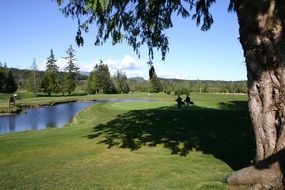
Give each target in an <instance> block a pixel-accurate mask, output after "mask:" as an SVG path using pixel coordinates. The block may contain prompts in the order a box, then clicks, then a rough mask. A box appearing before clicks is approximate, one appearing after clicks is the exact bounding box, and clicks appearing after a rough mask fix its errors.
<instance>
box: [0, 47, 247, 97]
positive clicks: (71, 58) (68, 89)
mask: <svg viewBox="0 0 285 190" xmlns="http://www.w3.org/2000/svg"><path fill="white" fill-rule="evenodd" d="M66 54H67V56H66V57H64V59H66V60H67V66H66V67H65V69H64V72H60V71H59V68H58V66H57V65H56V61H57V60H56V59H55V55H54V53H53V50H51V51H50V55H49V57H48V58H47V62H46V70H45V71H38V68H37V64H36V60H35V59H33V63H32V65H31V68H30V69H29V70H19V69H14V68H9V69H8V68H7V65H6V64H4V66H3V65H2V64H1V63H0V92H4V93H12V92H15V91H16V90H17V88H18V87H19V90H28V91H32V92H34V93H35V95H37V93H38V92H44V93H45V94H46V95H51V93H61V94H62V95H70V94H71V93H72V92H73V91H75V90H80V91H85V92H86V93H89V94H96V93H107V94H110V93H129V92H135V91H137V92H151V93H158V92H165V93H167V94H171V93H174V94H176V95H178V94H180V95H182V94H189V93H191V92H199V93H246V92H247V86H246V81H211V80H179V79H163V78H159V77H157V74H156V73H155V71H153V73H152V75H151V76H152V77H150V79H149V80H144V79H143V78H140V77H137V78H130V79H128V78H127V76H126V74H125V73H124V72H123V71H120V70H118V71H117V72H116V73H115V74H114V75H113V76H111V74H110V71H109V68H108V66H107V65H106V64H104V63H103V61H100V63H98V64H96V66H95V67H94V69H93V71H92V72H91V73H90V75H89V76H86V75H82V74H80V73H79V68H78V67H77V66H76V64H75V63H76V61H77V59H76V55H75V54H76V52H75V50H74V49H73V48H72V46H70V47H69V48H68V50H67V51H66Z"/></svg>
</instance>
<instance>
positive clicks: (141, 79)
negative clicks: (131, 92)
mask: <svg viewBox="0 0 285 190" xmlns="http://www.w3.org/2000/svg"><path fill="white" fill-rule="evenodd" d="M129 80H131V81H138V82H143V81H145V80H144V78H143V77H132V78H129Z"/></svg>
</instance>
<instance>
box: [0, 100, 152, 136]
mask: <svg viewBox="0 0 285 190" xmlns="http://www.w3.org/2000/svg"><path fill="white" fill-rule="evenodd" d="M144 101H152V100H142V99H128V100H126V99H125V100H119V99H116V100H114V99H113V100H98V101H97V102H91V101H89V102H71V103H65V104H59V105H55V106H46V107H38V108H28V109H26V110H25V111H26V113H22V114H14V115H4V116H0V134H4V133H10V132H16V131H31V130H40V129H45V128H49V127H51V128H58V127H63V126H64V125H65V124H68V123H70V122H71V121H72V119H73V118H74V116H75V115H76V114H77V113H78V112H80V111H81V110H82V109H84V108H86V107H88V106H90V105H94V104H96V103H104V102H144Z"/></svg>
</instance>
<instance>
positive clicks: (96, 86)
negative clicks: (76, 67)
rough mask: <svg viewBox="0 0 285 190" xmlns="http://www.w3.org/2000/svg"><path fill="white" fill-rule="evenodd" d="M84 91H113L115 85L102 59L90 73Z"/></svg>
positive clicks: (91, 92) (92, 92)
mask: <svg viewBox="0 0 285 190" xmlns="http://www.w3.org/2000/svg"><path fill="white" fill-rule="evenodd" d="M86 91H87V92H88V93H90V94H95V93H103V94H104V93H107V94H110V93H114V92H115V85H114V83H113V81H112V79H111V75H110V72H109V68H108V66H107V65H105V64H104V63H103V61H101V62H100V63H99V64H96V65H95V67H94V70H93V71H92V72H91V73H90V76H89V78H88V82H87V88H86Z"/></svg>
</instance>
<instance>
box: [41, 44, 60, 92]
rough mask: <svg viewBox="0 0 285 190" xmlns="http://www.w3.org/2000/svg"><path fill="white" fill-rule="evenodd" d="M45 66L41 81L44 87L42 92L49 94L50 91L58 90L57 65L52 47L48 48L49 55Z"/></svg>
mask: <svg viewBox="0 0 285 190" xmlns="http://www.w3.org/2000/svg"><path fill="white" fill-rule="evenodd" d="M46 68H47V69H46V71H45V73H44V77H43V81H42V88H43V89H44V92H45V93H47V94H48V95H49V96H50V95H51V92H58V82H57V73H58V66H57V65H56V59H55V57H54V54H53V50H52V49H51V50H50V56H49V57H48V58H47V63H46Z"/></svg>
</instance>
